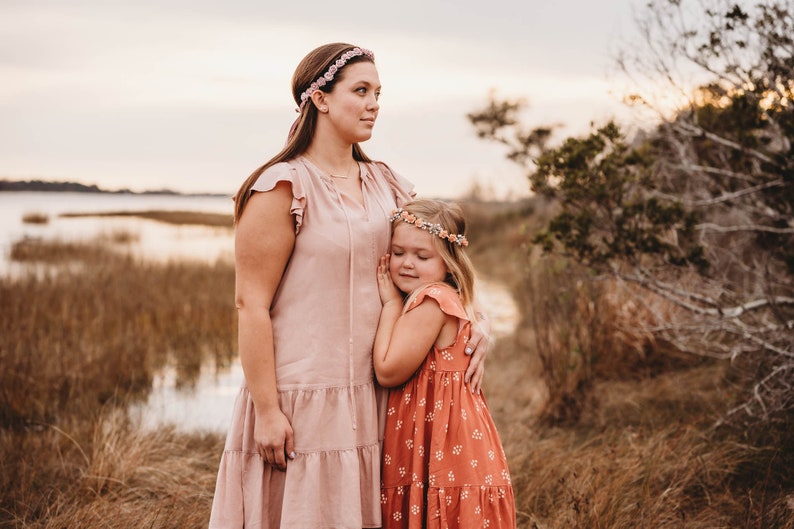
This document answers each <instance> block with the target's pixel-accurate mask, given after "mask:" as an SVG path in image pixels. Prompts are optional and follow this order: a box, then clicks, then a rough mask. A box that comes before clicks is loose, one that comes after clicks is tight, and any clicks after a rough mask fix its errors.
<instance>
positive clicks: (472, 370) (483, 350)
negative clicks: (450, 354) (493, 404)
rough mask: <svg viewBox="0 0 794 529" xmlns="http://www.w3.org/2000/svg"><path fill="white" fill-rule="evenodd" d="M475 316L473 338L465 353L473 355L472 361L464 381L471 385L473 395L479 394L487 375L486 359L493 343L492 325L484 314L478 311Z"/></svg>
mask: <svg viewBox="0 0 794 529" xmlns="http://www.w3.org/2000/svg"><path fill="white" fill-rule="evenodd" d="M475 314H476V317H477V321H476V322H474V325H472V326H471V338H470V339H469V343H467V344H466V351H465V352H466V354H468V355H471V359H470V360H469V367H468V368H467V369H466V374H465V375H464V376H463V381H464V382H465V383H467V384H469V387H470V388H471V392H472V393H479V392H480V389H481V388H482V380H483V375H485V357H486V356H487V355H488V344H489V342H490V341H491V340H490V334H491V324H490V323H489V322H488V318H486V317H485V315H484V314H483V313H482V312H479V311H477V312H476V313H475Z"/></svg>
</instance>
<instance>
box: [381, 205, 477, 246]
mask: <svg viewBox="0 0 794 529" xmlns="http://www.w3.org/2000/svg"><path fill="white" fill-rule="evenodd" d="M395 220H402V221H403V222H406V223H408V224H413V225H414V226H416V227H417V228H419V229H420V230H425V231H427V232H429V233H430V234H431V235H435V236H437V237H438V238H440V239H446V240H448V241H449V242H451V243H455V244H457V245H458V246H468V245H469V241H468V239H466V236H464V235H459V234H454V233H449V232H448V231H447V230H445V229H444V227H443V226H441V224H433V223H432V222H427V221H426V220H423V219H420V218H419V217H417V216H416V215H414V214H413V213H408V212H407V211H405V210H404V209H403V208H397V209H395V210H394V211H392V212H391V217H390V218H389V221H390V222H394V221H395Z"/></svg>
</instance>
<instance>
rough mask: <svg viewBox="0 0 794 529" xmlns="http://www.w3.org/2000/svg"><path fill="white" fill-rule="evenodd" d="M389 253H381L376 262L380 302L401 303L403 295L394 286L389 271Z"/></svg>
mask: <svg viewBox="0 0 794 529" xmlns="http://www.w3.org/2000/svg"><path fill="white" fill-rule="evenodd" d="M389 257H390V255H389V254H385V255H382V256H381V258H380V263H379V264H378V272H377V273H378V294H380V302H381V304H383V305H385V304H387V303H390V302H393V303H402V301H403V295H402V292H400V290H399V289H398V288H397V287H396V286H394V282H393V281H392V280H391V274H390V273H389Z"/></svg>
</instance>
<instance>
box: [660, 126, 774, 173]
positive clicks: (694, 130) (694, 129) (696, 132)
mask: <svg viewBox="0 0 794 529" xmlns="http://www.w3.org/2000/svg"><path fill="white" fill-rule="evenodd" d="M675 125H676V127H677V128H679V129H681V130H682V131H683V132H684V133H686V134H690V135H693V136H700V137H704V138H708V139H710V140H711V141H713V142H715V143H719V144H720V145H723V146H725V147H729V148H731V149H734V150H737V151H741V152H745V153H747V154H750V155H752V156H754V157H756V158H758V159H759V160H761V161H763V162H766V163H768V164H771V165H774V166H775V167H777V165H778V164H777V163H776V162H775V160H773V159H772V158H770V157H769V156H767V155H766V154H764V153H762V152H760V151H757V150H755V149H751V148H749V147H745V146H744V145H741V144H740V143H736V142H735V141H731V140H729V139H727V138H723V137H722V136H720V135H718V134H714V133H713V132H709V131H707V130H704V129H703V128H701V127H698V126H697V125H694V124H693V123H690V122H686V121H678V122H676V124H675Z"/></svg>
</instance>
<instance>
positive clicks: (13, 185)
mask: <svg viewBox="0 0 794 529" xmlns="http://www.w3.org/2000/svg"><path fill="white" fill-rule="evenodd" d="M2 191H46V192H71V193H103V194H111V195H172V196H191V197H194V196H196V197H223V196H228V195H226V194H224V193H182V192H179V191H174V190H172V189H151V190H146V191H132V190H130V189H115V190H111V189H102V188H101V187H99V186H97V185H94V184H92V185H86V184H80V183H78V182H49V181H46V180H0V192H2Z"/></svg>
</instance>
